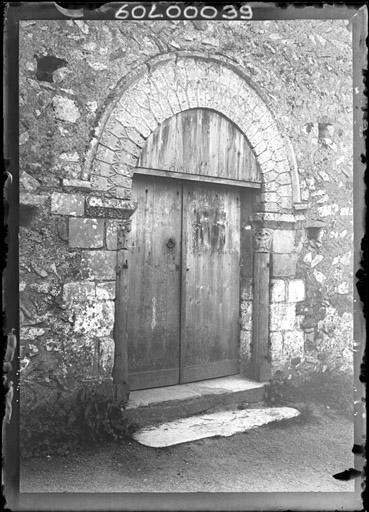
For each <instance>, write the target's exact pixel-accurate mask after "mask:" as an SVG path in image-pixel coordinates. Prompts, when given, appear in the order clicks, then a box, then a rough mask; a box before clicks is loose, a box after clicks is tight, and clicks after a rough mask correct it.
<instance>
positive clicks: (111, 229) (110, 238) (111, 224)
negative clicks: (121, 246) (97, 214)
mask: <svg viewBox="0 0 369 512" xmlns="http://www.w3.org/2000/svg"><path fill="white" fill-rule="evenodd" d="M118 226H119V222H117V221H115V220H107V221H106V234H105V237H106V248H107V249H108V250H109V251H116V250H117V248H118Z"/></svg>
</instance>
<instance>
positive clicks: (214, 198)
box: [127, 175, 240, 389]
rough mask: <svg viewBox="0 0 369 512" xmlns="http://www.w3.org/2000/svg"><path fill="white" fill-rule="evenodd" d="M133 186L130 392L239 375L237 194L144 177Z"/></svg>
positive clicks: (210, 186) (232, 190) (225, 189)
mask: <svg viewBox="0 0 369 512" xmlns="http://www.w3.org/2000/svg"><path fill="white" fill-rule="evenodd" d="M133 181H134V183H133V195H134V198H135V200H136V201H137V203H138V207H137V210H136V212H135V213H134V215H133V217H132V230H131V236H130V243H129V247H128V250H129V258H128V262H129V263H128V271H129V303H128V307H127V311H128V318H127V340H128V370H129V384H130V388H131V389H144V388H152V387H158V386H166V385H171V384H178V383H185V382H192V381H197V380H202V379H208V378H214V377H220V376H225V375H232V374H235V373H238V371H239V362H238V361H239V272H240V268H239V259H240V195H239V191H238V189H236V188H233V187H225V186H219V185H214V184H210V183H198V182H186V181H181V180H174V179H170V178H158V177H152V176H144V175H135V177H134V180H133Z"/></svg>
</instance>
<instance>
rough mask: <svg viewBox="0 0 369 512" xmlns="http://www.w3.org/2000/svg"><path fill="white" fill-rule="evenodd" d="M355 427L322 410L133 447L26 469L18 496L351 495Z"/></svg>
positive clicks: (102, 449) (129, 443) (31, 463)
mask: <svg viewBox="0 0 369 512" xmlns="http://www.w3.org/2000/svg"><path fill="white" fill-rule="evenodd" d="M352 445H353V421H352V420H349V419H348V418H346V417H344V416H342V415H339V414H336V413H333V412H331V411H330V410H329V409H327V408H326V407H325V406H314V407H313V408H312V409H310V413H309V414H303V415H302V416H301V417H300V418H297V419H295V420H289V421H286V422H278V423H274V424H269V425H265V426H263V427H259V428H257V429H255V430H251V431H248V432H245V433H242V434H236V435H234V436H232V437H229V438H222V437H218V438H208V439H203V440H200V441H195V442H192V443H185V444H182V445H177V446H172V447H168V448H160V449H155V448H148V447H145V446H142V445H140V444H138V443H136V442H135V441H133V440H125V441H121V442H119V443H113V444H109V445H106V446H98V447H95V448H91V447H90V448H88V449H83V450H81V451H80V452H79V453H74V454H73V455H68V456H64V457H61V456H55V457H45V458H42V459H41V458H40V459H33V460H27V461H23V462H22V463H21V482H20V484H21V492H196V491H203V492H230V491H233V492H266V491H274V492H288V491H292V492H298V491H299V492H301V491H306V492H314V491H321V492H324V491H325V492H326V491H333V492H339V491H346V492H347V491H349V492H350V491H353V490H354V483H353V481H350V482H340V481H337V480H335V479H334V478H332V475H333V474H335V473H338V472H340V471H343V470H345V469H348V468H349V467H352V466H353V455H352V453H351V449H352Z"/></svg>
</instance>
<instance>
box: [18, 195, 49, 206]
mask: <svg viewBox="0 0 369 512" xmlns="http://www.w3.org/2000/svg"><path fill="white" fill-rule="evenodd" d="M48 199H49V196H47V195H44V194H39V195H35V194H31V193H28V192H21V193H20V194H19V202H20V204H25V205H29V206H43V205H44V204H45V203H46V201H47V200H48Z"/></svg>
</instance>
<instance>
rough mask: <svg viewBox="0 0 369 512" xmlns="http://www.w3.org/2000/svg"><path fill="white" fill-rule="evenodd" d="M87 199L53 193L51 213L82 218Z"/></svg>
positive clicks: (75, 195) (79, 196)
mask: <svg viewBox="0 0 369 512" xmlns="http://www.w3.org/2000/svg"><path fill="white" fill-rule="evenodd" d="M84 203H85V199H84V197H83V196H81V195H77V194H62V193H59V192H53V194H52V195H51V213H57V214H59V215H72V216H75V217H81V216H82V215H83V214H84Z"/></svg>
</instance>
